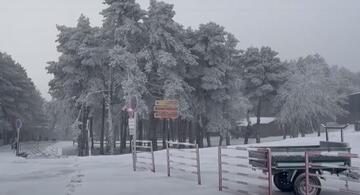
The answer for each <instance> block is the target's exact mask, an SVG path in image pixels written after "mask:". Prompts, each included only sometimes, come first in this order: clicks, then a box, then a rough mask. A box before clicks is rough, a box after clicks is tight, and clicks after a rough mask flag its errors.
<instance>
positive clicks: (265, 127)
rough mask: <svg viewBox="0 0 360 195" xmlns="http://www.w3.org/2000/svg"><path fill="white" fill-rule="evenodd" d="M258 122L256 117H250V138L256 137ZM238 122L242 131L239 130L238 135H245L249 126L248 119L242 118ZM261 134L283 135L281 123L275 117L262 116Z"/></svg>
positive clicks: (265, 135) (264, 135)
mask: <svg viewBox="0 0 360 195" xmlns="http://www.w3.org/2000/svg"><path fill="white" fill-rule="evenodd" d="M256 122H257V118H256V117H250V129H251V130H250V131H251V132H250V135H249V137H250V138H255V125H256ZM237 124H238V127H239V130H240V132H238V135H236V137H244V136H245V133H246V130H247V126H248V122H247V120H246V119H243V120H240V121H238V122H237ZM233 134H234V133H233ZM259 134H260V137H271V136H282V135H283V131H282V130H281V128H280V125H279V123H278V122H277V119H276V118H275V117H261V118H260V131H259Z"/></svg>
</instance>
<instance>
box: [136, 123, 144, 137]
mask: <svg viewBox="0 0 360 195" xmlns="http://www.w3.org/2000/svg"><path fill="white" fill-rule="evenodd" d="M137 123H138V125H137V132H139V133H138V139H139V140H143V138H144V135H143V133H144V132H143V119H139V120H138V121H137Z"/></svg>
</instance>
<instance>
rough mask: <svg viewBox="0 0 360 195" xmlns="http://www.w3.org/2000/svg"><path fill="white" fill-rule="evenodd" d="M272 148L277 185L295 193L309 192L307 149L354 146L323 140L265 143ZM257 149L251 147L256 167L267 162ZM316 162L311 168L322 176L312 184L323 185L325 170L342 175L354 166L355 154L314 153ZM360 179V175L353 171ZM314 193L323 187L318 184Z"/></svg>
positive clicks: (346, 150) (336, 149) (344, 149)
mask: <svg viewBox="0 0 360 195" xmlns="http://www.w3.org/2000/svg"><path fill="white" fill-rule="evenodd" d="M264 148H268V149H270V150H271V167H272V175H273V183H274V185H275V186H276V187H277V188H278V189H279V190H280V191H282V192H294V194H295V195H305V194H306V193H305V191H306V190H304V189H306V175H305V172H306V165H305V153H306V152H336V153H350V151H351V148H350V147H349V145H348V144H346V143H338V142H320V143H319V144H318V145H309V146H270V147H264ZM257 155H258V154H257V153H256V152H252V151H251V150H249V157H251V158H250V160H249V163H250V165H251V166H253V167H255V168H256V167H262V166H264V165H263V162H262V161H258V160H257ZM311 162H312V163H313V164H317V165H318V166H314V167H313V168H312V169H311V172H313V173H314V174H315V173H316V174H317V175H318V176H319V177H311V182H312V185H316V186H321V181H320V179H323V178H322V176H321V175H322V174H323V173H324V172H328V173H330V174H334V175H337V176H339V175H341V174H342V173H343V172H345V171H346V170H347V167H350V166H351V157H347V156H320V155H318V156H314V157H312V159H311ZM352 177H355V178H354V179H357V180H358V179H359V177H358V175H353V176H352ZM310 191H311V193H310V194H311V195H319V194H320V192H321V187H318V188H314V189H312V190H310Z"/></svg>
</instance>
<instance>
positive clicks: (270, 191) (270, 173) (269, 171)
mask: <svg viewBox="0 0 360 195" xmlns="http://www.w3.org/2000/svg"><path fill="white" fill-rule="evenodd" d="M267 158H268V179H269V195H272V154H271V149H270V148H268V149H267Z"/></svg>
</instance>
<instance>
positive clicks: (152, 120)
mask: <svg viewBox="0 0 360 195" xmlns="http://www.w3.org/2000/svg"><path fill="white" fill-rule="evenodd" d="M149 118H150V129H149V130H150V133H151V141H152V144H153V149H154V150H155V151H156V150H157V149H158V146H157V134H156V127H157V121H156V120H157V119H155V118H154V112H151V113H150V117H149Z"/></svg>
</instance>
